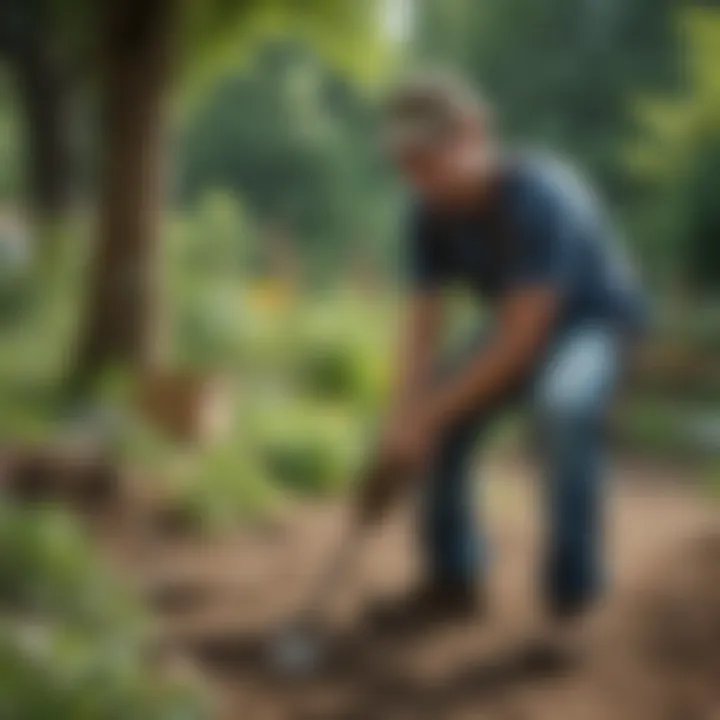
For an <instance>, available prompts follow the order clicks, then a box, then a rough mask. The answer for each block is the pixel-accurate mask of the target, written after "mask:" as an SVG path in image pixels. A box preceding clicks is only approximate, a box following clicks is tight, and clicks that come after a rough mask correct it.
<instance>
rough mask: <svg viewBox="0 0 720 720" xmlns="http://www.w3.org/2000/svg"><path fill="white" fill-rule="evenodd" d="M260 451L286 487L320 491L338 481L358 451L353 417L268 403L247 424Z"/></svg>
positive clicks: (350, 467) (333, 487)
mask: <svg viewBox="0 0 720 720" xmlns="http://www.w3.org/2000/svg"><path fill="white" fill-rule="evenodd" d="M252 432H253V437H254V442H255V443H257V448H258V452H259V455H260V457H261V458H262V459H263V461H264V462H265V463H266V465H267V468H268V471H269V472H270V473H271V474H272V477H273V478H274V479H275V480H276V481H277V482H278V483H280V485H281V486H282V487H284V488H286V489H289V490H291V491H293V492H296V493H302V494H318V493H320V494H322V493H327V492H329V491H331V490H336V489H338V488H341V487H344V486H345V485H346V484H347V482H348V481H349V480H350V479H351V477H352V472H353V470H354V469H355V467H356V464H357V461H358V455H359V452H360V439H361V436H360V433H359V429H358V426H357V418H351V417H349V416H348V414H347V413H345V412H343V411H342V410H338V409H336V408H333V407H330V408H323V407H318V406H313V405H310V404H307V403H292V402H284V403H282V404H276V405H275V406H274V407H273V406H270V405H268V406H267V407H266V408H265V409H264V412H263V413H262V415H261V416H260V417H258V418H256V419H255V421H254V427H253V429H252Z"/></svg>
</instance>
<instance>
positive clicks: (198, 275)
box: [163, 191, 252, 368]
mask: <svg viewBox="0 0 720 720" xmlns="http://www.w3.org/2000/svg"><path fill="white" fill-rule="evenodd" d="M251 240H252V228H251V227H250V223H249V222H248V221H247V219H246V217H245V216H244V214H243V213H242V211H241V208H240V205H239V203H238V202H237V201H236V200H235V199H234V198H233V197H232V195H230V194H229V193H227V192H220V191H215V192H208V193H207V194H205V195H204V196H203V198H201V200H200V201H199V202H198V205H197V207H196V209H195V210H194V211H193V212H192V213H188V214H187V215H185V216H182V217H177V218H175V219H174V220H173V221H172V222H170V223H169V224H168V231H167V232H166V242H165V246H164V263H163V272H164V274H165V288H166V293H167V298H168V305H169V308H170V311H169V317H168V321H169V323H168V324H169V327H168V334H169V336H170V337H171V338H172V356H173V358H174V359H175V360H176V362H177V363H178V364H179V365H182V366H190V367H208V366H212V367H215V368H219V367H223V366H225V365H228V364H230V363H232V362H234V361H236V360H237V359H238V352H239V347H238V341H239V333H238V330H237V328H238V322H237V319H238V312H239V310H240V308H239V304H240V303H239V300H240V295H239V288H240V282H241V278H242V276H243V274H247V272H248V270H249V266H250V264H251V263H252V256H251Z"/></svg>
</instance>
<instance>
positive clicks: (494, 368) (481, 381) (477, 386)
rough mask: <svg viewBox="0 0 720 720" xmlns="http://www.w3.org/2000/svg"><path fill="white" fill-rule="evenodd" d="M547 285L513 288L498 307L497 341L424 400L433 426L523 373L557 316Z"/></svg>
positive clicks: (476, 405) (491, 396)
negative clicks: (522, 289) (532, 287)
mask: <svg viewBox="0 0 720 720" xmlns="http://www.w3.org/2000/svg"><path fill="white" fill-rule="evenodd" d="M557 300H558V298H557V294H556V293H555V291H553V290H552V288H545V289H544V288H536V289H531V290H525V291H518V292H516V293H515V294H514V295H513V296H511V297H509V298H508V299H507V300H506V301H505V303H504V305H503V308H502V310H501V315H500V323H499V328H500V329H499V330H498V334H497V337H496V340H495V341H494V342H493V343H491V344H490V346H489V347H487V348H486V349H485V350H483V351H482V352H481V353H480V354H479V355H478V356H477V358H475V360H474V361H472V362H471V363H470V365H469V366H468V367H467V369H466V370H465V371H464V372H461V373H460V374H459V375H457V376H456V377H454V378H451V379H450V380H448V381H447V382H446V383H444V384H443V385H441V386H440V387H439V388H438V389H436V390H435V391H434V392H432V393H431V395H430V396H429V398H428V410H427V411H428V413H429V415H430V417H431V419H432V420H433V422H434V423H436V424H445V423H451V422H452V421H453V420H454V419H455V418H457V417H458V416H462V415H464V414H465V413H466V412H468V411H476V410H478V409H482V407H483V406H485V405H487V404H489V403H491V402H492V401H494V400H495V399H496V398H497V397H498V396H500V395H502V394H503V393H505V392H506V391H507V390H509V389H510V388H511V387H512V386H513V385H514V384H515V383H517V382H518V381H519V380H520V379H521V377H522V376H523V375H524V374H526V373H527V372H528V371H529V369H530V367H531V366H532V364H533V363H534V362H535V360H536V358H537V355H538V352H539V350H540V349H541V347H542V346H543V344H544V343H545V341H546V340H547V338H548V336H549V332H550V328H551V326H552V323H553V320H554V318H555V316H556V310H557V304H558V303H557Z"/></svg>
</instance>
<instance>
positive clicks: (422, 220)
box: [405, 207, 448, 292]
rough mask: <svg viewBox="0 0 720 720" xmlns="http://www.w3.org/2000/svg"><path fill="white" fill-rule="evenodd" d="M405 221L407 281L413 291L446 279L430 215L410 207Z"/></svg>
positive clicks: (434, 227) (418, 208) (439, 245)
mask: <svg viewBox="0 0 720 720" xmlns="http://www.w3.org/2000/svg"><path fill="white" fill-rule="evenodd" d="M406 222H407V224H406V231H405V235H406V247H407V253H406V265H407V268H406V270H407V278H408V284H409V286H410V288H411V289H413V290H417V291H421V292H422V291H426V290H435V289H437V288H439V287H441V286H442V285H443V284H444V283H445V281H446V280H447V275H448V272H447V263H446V262H445V260H444V256H443V253H442V246H441V244H440V243H439V238H438V237H437V229H436V223H435V222H434V219H433V217H432V216H431V215H430V213H428V212H427V211H426V210H424V209H423V208H422V207H414V208H412V209H411V211H410V213H409V216H408V219H407V221H406Z"/></svg>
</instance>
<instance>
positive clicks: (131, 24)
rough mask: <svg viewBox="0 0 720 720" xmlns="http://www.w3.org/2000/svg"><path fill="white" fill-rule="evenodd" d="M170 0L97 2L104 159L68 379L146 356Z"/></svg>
mask: <svg viewBox="0 0 720 720" xmlns="http://www.w3.org/2000/svg"><path fill="white" fill-rule="evenodd" d="M178 5H179V2H178V0H105V5H104V6H103V10H104V13H105V17H104V24H103V28H104V37H103V45H104V64H103V67H102V71H103V78H102V80H103V92H104V113H105V115H104V123H105V125H104V135H103V146H104V166H103V168H102V175H101V188H100V208H99V224H98V231H97V246H96V257H95V264H94V266H93V268H92V276H91V287H90V293H89V298H88V301H87V313H86V317H85V322H84V325H83V326H82V328H81V332H80V336H79V342H78V347H77V356H76V358H75V365H74V368H73V373H72V377H71V381H72V383H71V384H72V386H73V388H74V389H77V390H81V389H83V388H85V387H87V385H88V383H89V382H92V381H93V380H95V379H96V378H97V377H98V375H99V374H100V373H101V372H102V371H103V370H104V369H106V368H107V367H108V366H116V365H121V366H130V367H138V366H143V365H146V364H148V363H150V362H151V360H152V357H153V355H154V344H155V343H154V341H155V339H156V336H157V326H156V313H157V301H158V297H157V296H158V289H157V287H156V284H157V282H158V273H157V272H156V260H157V254H158V252H157V251H158V249H159V237H160V229H161V220H162V206H163V186H164V183H163V174H164V162H163V160H164V152H163V151H164V144H165V112H164V111H165V105H166V102H165V101H166V96H167V91H168V86H169V80H170V66H171V60H172V58H171V55H172V45H173V42H172V41H173V37H174V31H175V21H176V19H177V16H178V10H179V8H178Z"/></svg>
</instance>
